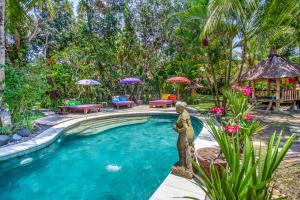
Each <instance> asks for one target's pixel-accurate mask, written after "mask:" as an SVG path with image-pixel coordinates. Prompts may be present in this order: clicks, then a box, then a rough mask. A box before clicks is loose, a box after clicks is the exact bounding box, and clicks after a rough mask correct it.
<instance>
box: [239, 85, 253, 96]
mask: <svg viewBox="0 0 300 200" xmlns="http://www.w3.org/2000/svg"><path fill="white" fill-rule="evenodd" d="M241 92H242V93H244V94H245V95H246V96H247V97H250V96H251V88H250V87H242V88H241Z"/></svg>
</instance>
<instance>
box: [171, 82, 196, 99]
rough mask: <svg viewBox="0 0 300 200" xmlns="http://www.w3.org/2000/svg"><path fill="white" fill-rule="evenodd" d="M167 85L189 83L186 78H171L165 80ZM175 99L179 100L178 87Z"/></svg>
mask: <svg viewBox="0 0 300 200" xmlns="http://www.w3.org/2000/svg"><path fill="white" fill-rule="evenodd" d="M167 82H168V83H184V84H189V83H191V81H190V80H189V79H188V78H185V77H183V76H175V77H172V78H169V79H168V80H167ZM177 97H178V100H179V87H178V88H177Z"/></svg>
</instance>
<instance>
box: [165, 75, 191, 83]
mask: <svg viewBox="0 0 300 200" xmlns="http://www.w3.org/2000/svg"><path fill="white" fill-rule="evenodd" d="M167 82H168V83H185V84H187V83H191V81H190V80H189V79H188V78H185V77H183V76H175V77H172V78H169V79H168V80H167Z"/></svg>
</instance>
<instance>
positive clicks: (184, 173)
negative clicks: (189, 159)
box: [171, 165, 193, 179]
mask: <svg viewBox="0 0 300 200" xmlns="http://www.w3.org/2000/svg"><path fill="white" fill-rule="evenodd" d="M171 172H172V174H174V175H177V176H181V177H184V178H188V179H192V178H193V173H192V172H190V171H188V170H187V169H186V168H185V167H182V166H176V165H175V166H173V167H172V170H171Z"/></svg>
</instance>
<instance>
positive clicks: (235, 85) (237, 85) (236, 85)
mask: <svg viewBox="0 0 300 200" xmlns="http://www.w3.org/2000/svg"><path fill="white" fill-rule="evenodd" d="M239 87H240V86H239V84H238V83H234V84H232V85H231V89H233V90H235V89H238V88H239Z"/></svg>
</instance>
